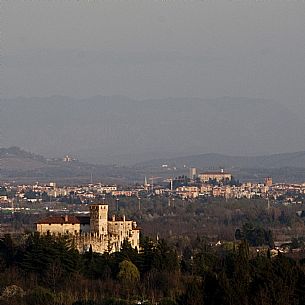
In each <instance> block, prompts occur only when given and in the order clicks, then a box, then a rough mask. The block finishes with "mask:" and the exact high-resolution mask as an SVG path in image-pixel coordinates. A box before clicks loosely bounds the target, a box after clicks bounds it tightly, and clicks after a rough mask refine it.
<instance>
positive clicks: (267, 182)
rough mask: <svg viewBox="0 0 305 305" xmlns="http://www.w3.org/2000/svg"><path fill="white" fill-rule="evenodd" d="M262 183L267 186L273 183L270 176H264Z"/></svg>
mask: <svg viewBox="0 0 305 305" xmlns="http://www.w3.org/2000/svg"><path fill="white" fill-rule="evenodd" d="M264 184H265V186H268V187H270V186H272V184H273V181H272V178H271V177H267V178H265V181H264Z"/></svg>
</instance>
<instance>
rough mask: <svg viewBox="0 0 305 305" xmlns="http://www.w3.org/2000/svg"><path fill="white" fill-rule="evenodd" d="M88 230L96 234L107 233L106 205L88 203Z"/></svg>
mask: <svg viewBox="0 0 305 305" xmlns="http://www.w3.org/2000/svg"><path fill="white" fill-rule="evenodd" d="M90 231H91V233H96V234H98V235H107V234H108V205H107V204H91V205H90Z"/></svg>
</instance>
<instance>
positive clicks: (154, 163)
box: [135, 151, 305, 170]
mask: <svg viewBox="0 0 305 305" xmlns="http://www.w3.org/2000/svg"><path fill="white" fill-rule="evenodd" d="M162 164H167V165H168V166H171V167H172V166H176V167H180V168H181V167H183V166H186V167H197V168H198V169H205V170H209V169H220V168H225V169H228V170H232V169H236V168H239V169H247V168H248V169H249V168H252V169H279V168H285V167H290V168H305V151H303V152H295V153H283V154H272V155H265V156H250V157H244V156H226V155H221V154H202V155H193V156H185V157H178V158H172V159H157V160H151V161H147V162H141V163H138V164H136V165H135V166H136V167H137V168H149V167H160V166H161V165H162Z"/></svg>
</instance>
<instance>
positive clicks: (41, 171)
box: [0, 147, 136, 183]
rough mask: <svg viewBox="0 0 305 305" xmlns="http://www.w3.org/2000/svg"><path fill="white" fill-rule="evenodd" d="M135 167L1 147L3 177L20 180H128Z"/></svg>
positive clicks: (1, 176)
mask: <svg viewBox="0 0 305 305" xmlns="http://www.w3.org/2000/svg"><path fill="white" fill-rule="evenodd" d="M135 178H136V175H135V171H134V170H133V169H128V168H125V167H117V166H105V165H95V164H89V163H85V162H80V161H77V160H74V161H71V162H64V161H63V160H62V159H54V158H52V159H46V158H45V157H43V156H40V155H37V154H33V153H31V152H27V151H25V150H22V149H20V148H19V147H10V148H0V179H1V180H5V181H12V180H14V181H17V182H21V183H22V182H32V181H40V182H50V181H57V182H62V183H77V182H82V183H89V182H90V181H91V179H92V180H93V181H101V180H103V181H104V182H106V183H107V182H108V183H109V182H110V183H112V182H117V183H125V182H126V181H134V179H135Z"/></svg>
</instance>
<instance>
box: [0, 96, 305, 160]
mask: <svg viewBox="0 0 305 305" xmlns="http://www.w3.org/2000/svg"><path fill="white" fill-rule="evenodd" d="M0 103H1V104H0V118H1V119H0V131H1V141H0V145H1V146H2V147H4V146H6V147H7V146H21V147H23V148H25V149H26V150H29V151H32V152H35V153H39V154H43V155H45V156H47V157H50V156H58V157H62V156H64V155H65V154H67V153H69V154H72V155H73V156H75V157H77V158H79V159H81V160H83V161H87V162H94V163H108V164H114V163H117V164H132V163H137V162H141V161H145V160H150V159H156V158H163V159H164V158H167V159H171V158H173V157H179V156H183V155H194V154H205V153H210V152H217V153H222V154H229V155H262V154H271V153H274V152H291V151H302V150H304V143H305V141H304V140H305V134H304V130H305V120H304V118H303V117H302V116H298V114H296V113H292V112H290V111H289V110H288V109H287V108H285V107H283V106H280V105H279V104H278V103H275V102H273V101H271V100H261V99H249V98H229V97H226V98H219V99H197V98H179V99H176V98H169V99H160V100H141V101H137V100H132V99H129V98H126V97H122V96H112V97H103V96H96V97H92V98H88V99H79V100H78V99H72V98H68V97H62V96H53V97H49V98H16V99H2V100H1V102H0ZM227 158H229V157H227ZM243 162H246V163H247V158H246V159H244V161H243ZM279 162H280V161H279ZM220 163H225V162H220ZM204 164H207V163H204ZM225 164H226V163H225ZM225 164H223V165H225ZM257 164H258V165H260V164H261V163H260V161H258V162H257Z"/></svg>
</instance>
